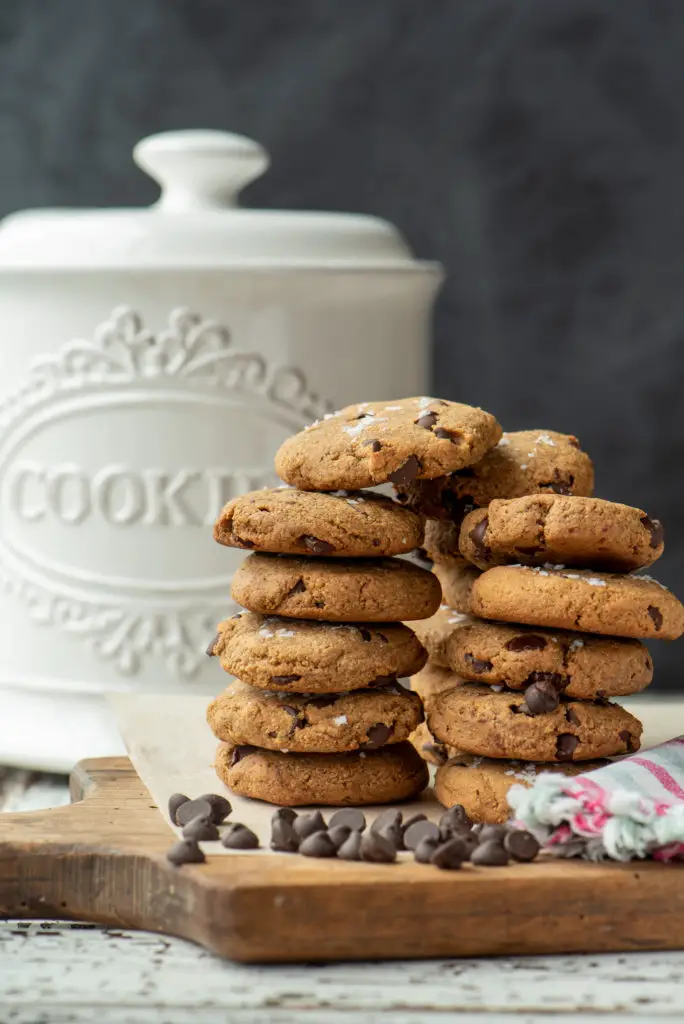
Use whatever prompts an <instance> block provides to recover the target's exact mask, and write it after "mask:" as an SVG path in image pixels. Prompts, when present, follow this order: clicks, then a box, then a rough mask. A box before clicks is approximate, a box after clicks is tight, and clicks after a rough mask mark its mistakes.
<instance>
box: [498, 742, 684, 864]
mask: <svg viewBox="0 0 684 1024" xmlns="http://www.w3.org/2000/svg"><path fill="white" fill-rule="evenodd" d="M508 801H509V803H510V805H511V807H512V808H513V812H514V818H515V820H516V821H517V822H519V823H520V824H521V825H524V826H525V827H526V828H527V829H529V830H530V831H531V832H534V834H535V835H536V837H537V839H539V841H540V842H541V843H542V844H543V845H544V847H545V848H546V849H547V850H548V851H549V852H552V853H555V854H556V855H557V856H559V857H585V858H586V859H588V860H601V859H603V858H606V857H608V858H610V859H612V860H620V861H628V860H633V859H635V858H644V857H653V858H654V859H656V860H672V859H673V858H675V857H684V736H679V737H677V738H676V739H673V740H668V742H667V743H661V744H660V746H657V747H651V749H650V750H645V751H643V752H639V753H638V754H632V755H631V756H630V757H625V758H623V759H622V760H621V761H614V762H613V763H612V764H609V765H606V767H604V768H597V769H596V770H595V771H593V772H587V773H586V774H585V775H576V776H574V778H570V777H566V776H563V775H552V774H551V773H548V774H542V775H540V776H539V777H538V778H537V780H536V782H535V783H534V785H533V786H531V787H530V788H526V787H524V786H520V785H516V786H513V787H512V788H511V790H510V791H509V794H508Z"/></svg>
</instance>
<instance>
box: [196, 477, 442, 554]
mask: <svg viewBox="0 0 684 1024" xmlns="http://www.w3.org/2000/svg"><path fill="white" fill-rule="evenodd" d="M214 539H215V540H217V541H218V542H219V544H226V545H227V546H228V547H234V548H247V549H250V550H255V551H272V552H277V553H281V554H286V555H314V556H316V555H326V556H328V557H330V558H335V557H341V556H342V557H344V556H347V557H350V558H366V557H377V556H379V555H401V554H404V553H406V552H409V551H413V549H414V548H418V547H420V546H421V544H422V542H423V524H422V521H421V519H420V517H419V516H417V515H416V514H415V513H414V512H411V511H409V510H408V509H405V508H402V507H401V505H398V504H397V503H396V501H392V500H391V499H390V498H385V497H383V496H382V495H380V494H376V493H374V492H373V491H339V492H337V493H335V494H319V493H317V492H316V491H297V490H295V489H294V488H292V487H275V488H265V489H264V490H261V491H252V492H251V493H250V494H243V495H242V496H241V497H239V498H233V500H232V501H229V502H228V504H227V505H226V506H225V508H224V509H223V511H222V512H221V514H220V516H219V518H218V519H217V521H216V525H215V526H214Z"/></svg>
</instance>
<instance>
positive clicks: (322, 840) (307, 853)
mask: <svg viewBox="0 0 684 1024" xmlns="http://www.w3.org/2000/svg"><path fill="white" fill-rule="evenodd" d="M299 852H300V853H301V854H302V856H303V857H336V856H337V847H336V846H335V844H334V842H333V841H332V839H331V838H330V836H329V835H328V833H327V832H313V833H312V834H311V835H310V836H307V837H306V838H305V839H302V842H301V844H300V847H299Z"/></svg>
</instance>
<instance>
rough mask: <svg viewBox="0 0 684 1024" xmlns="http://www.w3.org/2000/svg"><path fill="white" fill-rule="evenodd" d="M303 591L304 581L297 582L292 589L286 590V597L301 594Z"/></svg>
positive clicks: (304, 587)
mask: <svg viewBox="0 0 684 1024" xmlns="http://www.w3.org/2000/svg"><path fill="white" fill-rule="evenodd" d="M305 590H306V584H305V583H304V580H297V582H296V583H295V585H294V587H292V589H291V590H288V592H287V596H288V597H292V595H293V594H303V593H304V591H305Z"/></svg>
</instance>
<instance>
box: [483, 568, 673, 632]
mask: <svg viewBox="0 0 684 1024" xmlns="http://www.w3.org/2000/svg"><path fill="white" fill-rule="evenodd" d="M471 606H472V611H473V614H475V615H479V616H480V618H483V619H498V620H500V621H503V622H521V623H524V624H525V625H530V626H548V627H550V628H557V629H570V630H577V631H579V632H583V633H601V634H607V635H608V636H626V637H634V638H636V639H652V640H657V639H662V640H676V639H677V637H678V636H681V634H682V631H684V607H682V605H681V603H680V601H678V599H677V598H676V597H675V596H674V594H672V593H670V591H669V590H668V589H667V588H666V587H664V586H662V584H660V583H658V582H657V581H656V580H653V579H651V578H650V577H648V576H629V575H627V576H621V575H614V574H612V573H599V572H589V571H588V570H583V569H574V570H566V569H558V568H554V567H550V566H549V567H543V568H532V567H530V566H522V565H500V566H495V567H494V568H493V569H488V570H487V572H483V573H482V574H481V575H480V576H478V578H477V579H476V580H475V582H474V583H473V587H472V591H471Z"/></svg>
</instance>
